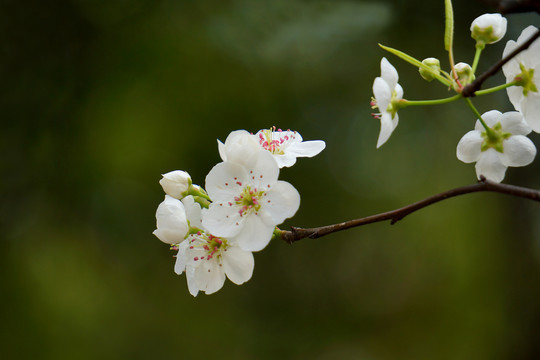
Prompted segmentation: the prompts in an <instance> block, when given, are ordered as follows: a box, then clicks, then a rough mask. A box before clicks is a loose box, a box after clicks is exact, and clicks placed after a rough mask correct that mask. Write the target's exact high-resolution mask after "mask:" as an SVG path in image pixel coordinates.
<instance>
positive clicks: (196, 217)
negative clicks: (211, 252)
mask: <svg viewBox="0 0 540 360" xmlns="http://www.w3.org/2000/svg"><path fill="white" fill-rule="evenodd" d="M182 204H184V209H185V210H186V217H187V219H188V221H189V225H190V226H191V227H196V228H199V229H202V228H203V226H202V214H201V205H200V204H199V203H196V202H195V200H194V199H193V196H191V195H189V196H186V197H185V198H183V199H182Z"/></svg>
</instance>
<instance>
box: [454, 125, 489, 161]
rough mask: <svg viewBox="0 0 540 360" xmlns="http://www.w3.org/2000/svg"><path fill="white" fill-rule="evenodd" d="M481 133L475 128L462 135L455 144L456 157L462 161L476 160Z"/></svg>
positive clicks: (478, 153)
mask: <svg viewBox="0 0 540 360" xmlns="http://www.w3.org/2000/svg"><path fill="white" fill-rule="evenodd" d="M483 141H484V140H483V138H482V135H481V133H480V132H479V131H477V130H472V131H469V132H468V133H466V134H465V135H463V137H462V138H461V140H459V143H458V145H457V153H456V155H457V158H458V159H459V160H461V161H463V162H464V163H471V162H475V161H478V159H479V158H480V153H481V146H482V142H483Z"/></svg>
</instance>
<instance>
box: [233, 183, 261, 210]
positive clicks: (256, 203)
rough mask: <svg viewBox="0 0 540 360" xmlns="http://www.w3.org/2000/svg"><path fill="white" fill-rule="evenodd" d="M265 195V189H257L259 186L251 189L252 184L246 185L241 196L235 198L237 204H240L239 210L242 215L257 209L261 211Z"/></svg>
mask: <svg viewBox="0 0 540 360" xmlns="http://www.w3.org/2000/svg"><path fill="white" fill-rule="evenodd" d="M263 196H264V190H257V188H254V189H251V186H249V185H248V186H246V187H245V188H244V190H243V191H242V193H241V194H240V195H239V196H236V197H235V198H234V201H235V202H236V205H240V206H241V208H240V210H238V213H239V214H240V216H244V215H247V214H249V213H252V212H253V211H255V213H257V211H259V209H260V208H261V204H260V200H261V198H262V197H263Z"/></svg>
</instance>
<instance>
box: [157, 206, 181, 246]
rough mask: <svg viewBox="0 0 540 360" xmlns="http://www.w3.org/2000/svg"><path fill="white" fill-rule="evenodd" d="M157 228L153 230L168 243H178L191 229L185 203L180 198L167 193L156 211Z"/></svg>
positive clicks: (160, 238)
mask: <svg viewBox="0 0 540 360" xmlns="http://www.w3.org/2000/svg"><path fill="white" fill-rule="evenodd" d="M156 220H157V229H156V230H155V231H154V232H153V234H154V235H156V236H157V237H158V239H159V240H161V241H163V242H164V243H167V244H178V243H180V242H182V241H183V240H184V237H185V236H186V234H187V233H188V231H189V225H188V222H187V218H186V211H185V209H184V204H182V202H181V201H180V200H178V199H175V198H173V197H171V196H169V195H165V200H164V201H163V202H162V203H161V204H159V206H158V208H157V211H156Z"/></svg>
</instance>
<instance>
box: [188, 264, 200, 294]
mask: <svg viewBox="0 0 540 360" xmlns="http://www.w3.org/2000/svg"><path fill="white" fill-rule="evenodd" d="M195 271H196V269H195V268H194V267H191V266H188V268H187V269H186V280H187V284H188V290H189V293H190V294H191V295H193V296H197V294H198V293H199V290H200V289H199V286H198V284H197V278H196V274H195Z"/></svg>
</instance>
